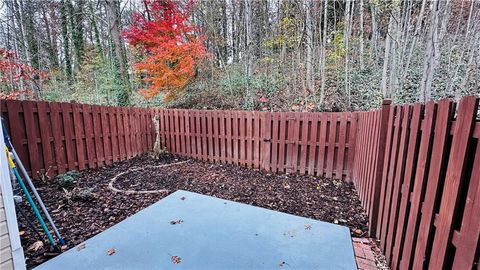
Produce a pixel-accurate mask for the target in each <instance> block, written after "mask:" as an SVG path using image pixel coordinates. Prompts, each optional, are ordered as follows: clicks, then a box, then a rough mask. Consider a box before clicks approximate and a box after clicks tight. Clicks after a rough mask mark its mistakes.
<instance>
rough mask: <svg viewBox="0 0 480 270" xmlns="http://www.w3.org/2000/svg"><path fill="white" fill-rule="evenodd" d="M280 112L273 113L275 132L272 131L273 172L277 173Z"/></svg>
mask: <svg viewBox="0 0 480 270" xmlns="http://www.w3.org/2000/svg"><path fill="white" fill-rule="evenodd" d="M279 124H280V114H279V113H277V112H274V113H273V125H272V126H273V133H272V139H271V140H272V165H271V167H272V172H274V173H276V172H277V168H278V156H279V154H278V144H279V143H278V140H279Z"/></svg>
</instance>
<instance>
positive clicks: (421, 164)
mask: <svg viewBox="0 0 480 270" xmlns="http://www.w3.org/2000/svg"><path fill="white" fill-rule="evenodd" d="M0 106H1V113H2V116H4V117H5V118H6V119H7V124H8V127H9V130H10V134H11V135H12V140H13V144H14V146H15V148H16V149H17V152H18V153H19V155H20V157H21V158H22V160H23V161H24V163H26V167H27V169H28V170H29V171H31V172H32V174H33V176H34V177H39V176H40V175H39V174H41V172H48V174H49V175H50V176H53V175H56V174H60V173H63V172H65V171H67V170H74V169H76V170H83V169H85V168H96V167H100V166H103V165H105V164H110V163H112V162H115V161H119V160H124V159H128V158H131V157H133V156H136V155H140V154H143V153H146V152H148V151H150V150H151V149H153V144H154V140H155V135H156V134H155V131H154V128H153V121H152V119H153V118H154V116H157V119H158V121H159V122H158V124H159V133H160V134H159V135H160V138H161V143H162V146H163V147H165V148H166V149H167V150H168V151H169V152H170V153H173V154H178V155H183V156H188V157H192V158H195V159H199V160H205V161H210V162H221V163H229V164H238V165H243V166H247V167H251V168H258V169H264V170H267V171H272V172H275V173H277V172H285V173H301V174H310V175H317V176H326V177H331V178H337V179H346V180H349V181H353V183H354V184H355V186H356V189H357V191H358V194H359V196H360V199H361V201H362V204H363V206H364V208H365V210H366V211H367V213H368V215H369V221H370V222H369V228H370V233H371V234H372V235H373V236H376V237H377V238H378V239H380V241H381V248H382V250H383V251H384V253H385V255H386V258H387V260H388V262H389V263H390V266H391V268H392V269H422V268H428V269H442V268H447V269H448V268H453V269H472V268H477V269H478V265H479V263H480V262H479V254H480V241H479V238H480V214H479V213H478V212H479V210H480V146H479V138H480V122H479V120H478V119H477V112H478V110H479V108H478V98H476V97H466V98H463V99H462V100H461V101H460V103H459V104H458V108H457V104H456V103H454V102H452V101H451V100H442V101H439V102H438V103H435V102H429V103H426V104H412V105H401V106H391V105H390V103H389V102H384V103H383V106H382V108H381V109H378V110H374V111H370V112H356V113H350V112H343V113H290V112H283V113H280V112H247V111H197V110H159V109H138V108H125V107H122V108H120V107H105V106H94V105H82V104H76V103H46V102H30V101H23V102H20V101H1V103H0Z"/></svg>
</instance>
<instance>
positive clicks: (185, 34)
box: [123, 0, 208, 101]
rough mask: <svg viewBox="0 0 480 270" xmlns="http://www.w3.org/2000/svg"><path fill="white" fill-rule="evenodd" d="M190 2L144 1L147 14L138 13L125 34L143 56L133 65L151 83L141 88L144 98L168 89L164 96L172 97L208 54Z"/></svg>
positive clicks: (190, 77) (186, 82)
mask: <svg viewBox="0 0 480 270" xmlns="http://www.w3.org/2000/svg"><path fill="white" fill-rule="evenodd" d="M191 5H192V3H191V2H189V3H188V4H186V5H184V6H180V4H179V2H177V1H174V0H157V1H154V0H149V1H145V7H146V13H147V17H145V16H144V15H142V14H140V13H135V14H134V15H133V24H132V25H131V26H130V27H129V28H128V29H126V30H125V31H124V33H123V35H124V37H125V38H126V39H127V40H128V41H129V43H130V45H131V46H133V47H134V49H136V50H137V51H138V52H140V54H141V55H142V56H143V58H142V60H141V61H139V62H137V63H136V64H135V66H134V67H135V70H136V72H139V73H140V74H141V75H142V77H143V78H142V79H143V81H144V82H145V83H147V85H148V86H149V87H148V88H145V89H141V90H140V91H141V93H142V95H143V96H144V97H145V98H151V97H154V96H156V95H158V94H159V93H160V92H165V93H166V95H165V99H166V100H167V101H168V100H171V99H172V98H174V97H175V96H176V95H177V94H178V93H179V92H180V91H182V90H183V89H184V88H185V86H186V85H187V84H188V83H189V82H190V81H191V79H192V78H193V77H194V76H195V74H196V66H197V64H198V62H199V61H201V60H202V59H205V58H206V57H207V56H208V53H207V51H206V49H205V46H204V45H203V40H204V39H203V37H202V36H196V35H195V32H198V29H197V28H196V26H195V25H194V24H192V23H191V22H190V20H189V13H190V12H189V10H190V8H191ZM149 18H150V19H149Z"/></svg>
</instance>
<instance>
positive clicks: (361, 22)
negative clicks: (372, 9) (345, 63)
mask: <svg viewBox="0 0 480 270" xmlns="http://www.w3.org/2000/svg"><path fill="white" fill-rule="evenodd" d="M359 12H360V14H359V16H360V22H359V23H360V33H359V35H360V56H359V57H360V69H361V70H363V68H364V62H363V53H364V52H363V50H364V44H363V12H364V11H363V0H360V11H359Z"/></svg>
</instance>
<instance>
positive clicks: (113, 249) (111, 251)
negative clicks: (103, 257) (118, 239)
mask: <svg viewBox="0 0 480 270" xmlns="http://www.w3.org/2000/svg"><path fill="white" fill-rule="evenodd" d="M115 252H117V250H116V249H115V248H110V249H109V250H107V254H108V256H112V255H113V254H115Z"/></svg>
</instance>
